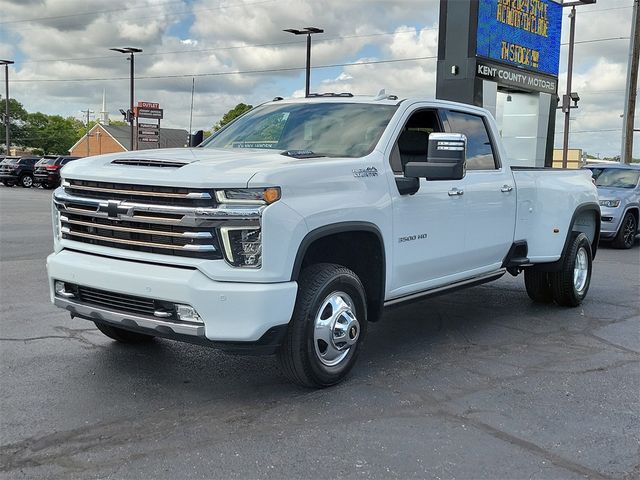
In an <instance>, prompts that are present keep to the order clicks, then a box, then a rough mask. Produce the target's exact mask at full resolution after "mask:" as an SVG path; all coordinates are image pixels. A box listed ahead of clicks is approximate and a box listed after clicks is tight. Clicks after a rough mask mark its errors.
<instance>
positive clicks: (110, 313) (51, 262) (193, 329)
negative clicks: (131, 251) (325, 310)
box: [47, 250, 297, 346]
mask: <svg viewBox="0 0 640 480" xmlns="http://www.w3.org/2000/svg"><path fill="white" fill-rule="evenodd" d="M47 271H48V276H49V287H50V295H51V301H52V302H53V303H54V304H55V305H57V306H59V307H61V308H64V309H66V310H69V311H70V312H71V313H72V314H73V315H75V316H78V317H81V318H86V319H89V320H93V321H98V322H106V323H109V324H113V325H115V326H119V327H121V328H124V329H128V330H133V331H142V332H147V333H151V334H154V335H159V336H164V337H168V338H173V339H176V340H186V341H193V342H195V343H207V342H229V343H232V344H247V346H249V345H250V344H263V343H265V341H266V340H265V336H266V337H272V336H273V332H274V331H276V330H278V331H282V330H283V329H284V327H286V325H287V324H288V323H289V320H290V319H291V315H292V313H293V307H294V304H295V298H296V293H297V284H296V282H282V283H239V282H217V281H214V280H211V279H210V278H208V277H207V276H205V275H204V274H203V273H201V272H200V271H199V270H197V269H195V268H180V267H173V266H164V265H158V264H151V263H142V262H132V261H127V260H119V259H115V258H110V257H103V256H97V255H91V254H87V253H80V252H77V251H72V250H62V251H60V252H59V253H53V254H51V255H49V257H48V258H47ZM56 280H60V281H64V282H69V283H72V284H76V285H81V286H85V287H90V288H93V289H99V290H104V291H109V292H115V293H120V294H122V295H130V296H137V297H144V298H148V299H155V300H161V301H165V302H171V303H176V304H186V305H190V306H192V307H193V308H195V310H196V311H197V312H198V314H199V316H200V318H201V319H202V322H203V323H202V324H192V323H186V322H179V321H166V320H163V319H160V318H156V317H153V316H149V315H144V314H143V315H140V314H135V313H131V312H123V311H118V310H113V309H110V308H105V307H104V306H96V305H94V304H87V303H82V302H81V301H78V300H77V299H69V298H63V297H61V296H59V295H56V293H55V288H54V282H55V281H56Z"/></svg>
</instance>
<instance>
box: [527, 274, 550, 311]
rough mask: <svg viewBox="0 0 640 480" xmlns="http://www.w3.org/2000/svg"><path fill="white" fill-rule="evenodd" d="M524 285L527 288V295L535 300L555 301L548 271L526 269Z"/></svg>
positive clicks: (538, 301)
mask: <svg viewBox="0 0 640 480" xmlns="http://www.w3.org/2000/svg"><path fill="white" fill-rule="evenodd" d="M524 286H525V288H526V289H527V295H529V298H530V299H531V300H533V301H534V302H536V303H547V304H548V303H553V290H552V288H551V283H550V282H549V273H548V272H541V271H539V270H536V269H535V268H527V269H525V271H524Z"/></svg>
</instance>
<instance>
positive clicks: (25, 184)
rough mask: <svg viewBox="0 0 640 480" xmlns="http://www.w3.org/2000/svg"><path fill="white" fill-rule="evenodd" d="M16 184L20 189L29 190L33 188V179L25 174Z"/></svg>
mask: <svg viewBox="0 0 640 480" xmlns="http://www.w3.org/2000/svg"><path fill="white" fill-rule="evenodd" d="M18 183H19V184H20V186H21V187H22V188H31V187H32V186H33V177H32V176H31V175H29V174H28V173H25V174H24V175H22V176H21V177H20V180H18Z"/></svg>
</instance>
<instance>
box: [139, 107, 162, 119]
mask: <svg viewBox="0 0 640 480" xmlns="http://www.w3.org/2000/svg"><path fill="white" fill-rule="evenodd" d="M162 115H163V110H162V109H161V108H137V112H136V117H138V118H158V119H161V118H163V117H162Z"/></svg>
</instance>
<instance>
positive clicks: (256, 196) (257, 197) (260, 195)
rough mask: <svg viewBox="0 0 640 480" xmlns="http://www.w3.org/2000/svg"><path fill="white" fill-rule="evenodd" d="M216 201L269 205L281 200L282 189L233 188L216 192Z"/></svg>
mask: <svg viewBox="0 0 640 480" xmlns="http://www.w3.org/2000/svg"><path fill="white" fill-rule="evenodd" d="M216 199H217V200H218V202H220V203H223V204H235V205H268V204H270V203H273V202H276V201H278V200H280V189H279V188H277V187H269V188H231V189H228V190H218V191H216Z"/></svg>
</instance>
